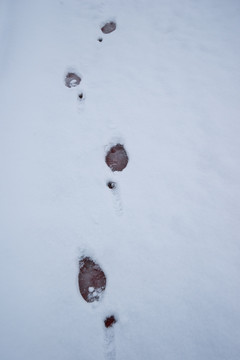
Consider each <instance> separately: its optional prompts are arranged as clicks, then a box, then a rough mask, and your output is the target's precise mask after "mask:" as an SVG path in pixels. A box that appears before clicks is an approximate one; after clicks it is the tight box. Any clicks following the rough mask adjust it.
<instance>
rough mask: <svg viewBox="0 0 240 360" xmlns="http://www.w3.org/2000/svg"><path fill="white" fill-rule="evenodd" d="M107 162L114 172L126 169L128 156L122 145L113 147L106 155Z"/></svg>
mask: <svg viewBox="0 0 240 360" xmlns="http://www.w3.org/2000/svg"><path fill="white" fill-rule="evenodd" d="M105 161H106V164H107V165H108V166H109V167H110V169H111V170H112V171H122V170H123V169H125V167H126V166H127V164H128V155H127V152H126V150H125V149H124V146H123V145H121V144H117V145H115V146H112V147H111V149H110V150H109V151H108V153H107V155H106V158H105Z"/></svg>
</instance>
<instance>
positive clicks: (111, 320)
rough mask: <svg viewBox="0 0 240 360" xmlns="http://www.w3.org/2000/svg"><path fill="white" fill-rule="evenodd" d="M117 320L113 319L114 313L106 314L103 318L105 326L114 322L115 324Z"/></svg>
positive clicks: (107, 326)
mask: <svg viewBox="0 0 240 360" xmlns="http://www.w3.org/2000/svg"><path fill="white" fill-rule="evenodd" d="M116 322H117V320H116V319H115V316H114V315H111V316H108V317H107V318H106V319H105V320H104V324H105V327H106V328H109V327H112V326H113V325H114V324H116Z"/></svg>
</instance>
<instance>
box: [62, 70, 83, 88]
mask: <svg viewBox="0 0 240 360" xmlns="http://www.w3.org/2000/svg"><path fill="white" fill-rule="evenodd" d="M80 81H81V78H80V76H78V75H77V74H75V73H72V72H69V73H67V75H66V77H65V85H66V86H67V87H68V88H72V87H75V86H77V85H79V84H80Z"/></svg>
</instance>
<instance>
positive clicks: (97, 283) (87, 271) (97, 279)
mask: <svg viewBox="0 0 240 360" xmlns="http://www.w3.org/2000/svg"><path fill="white" fill-rule="evenodd" d="M106 282H107V279H106V276H105V274H104V272H103V271H102V269H101V268H100V266H99V265H98V264H96V263H95V262H94V261H93V260H92V259H91V258H90V257H84V258H83V259H81V260H80V261H79V274H78V285H79V291H80V293H81V295H82V297H83V299H84V300H85V301H87V302H89V303H91V302H94V301H99V300H100V299H101V297H102V295H103V293H104V290H105V288H106Z"/></svg>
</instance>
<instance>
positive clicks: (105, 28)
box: [101, 21, 117, 34]
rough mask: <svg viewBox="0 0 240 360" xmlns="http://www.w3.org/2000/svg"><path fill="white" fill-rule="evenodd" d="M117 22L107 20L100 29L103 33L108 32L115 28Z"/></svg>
mask: <svg viewBox="0 0 240 360" xmlns="http://www.w3.org/2000/svg"><path fill="white" fill-rule="evenodd" d="M116 27H117V24H116V23H115V22H114V21H110V22H107V23H106V24H105V25H104V26H103V27H101V30H102V32H103V33H104V34H110V33H111V32H113V31H114V30H116Z"/></svg>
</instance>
